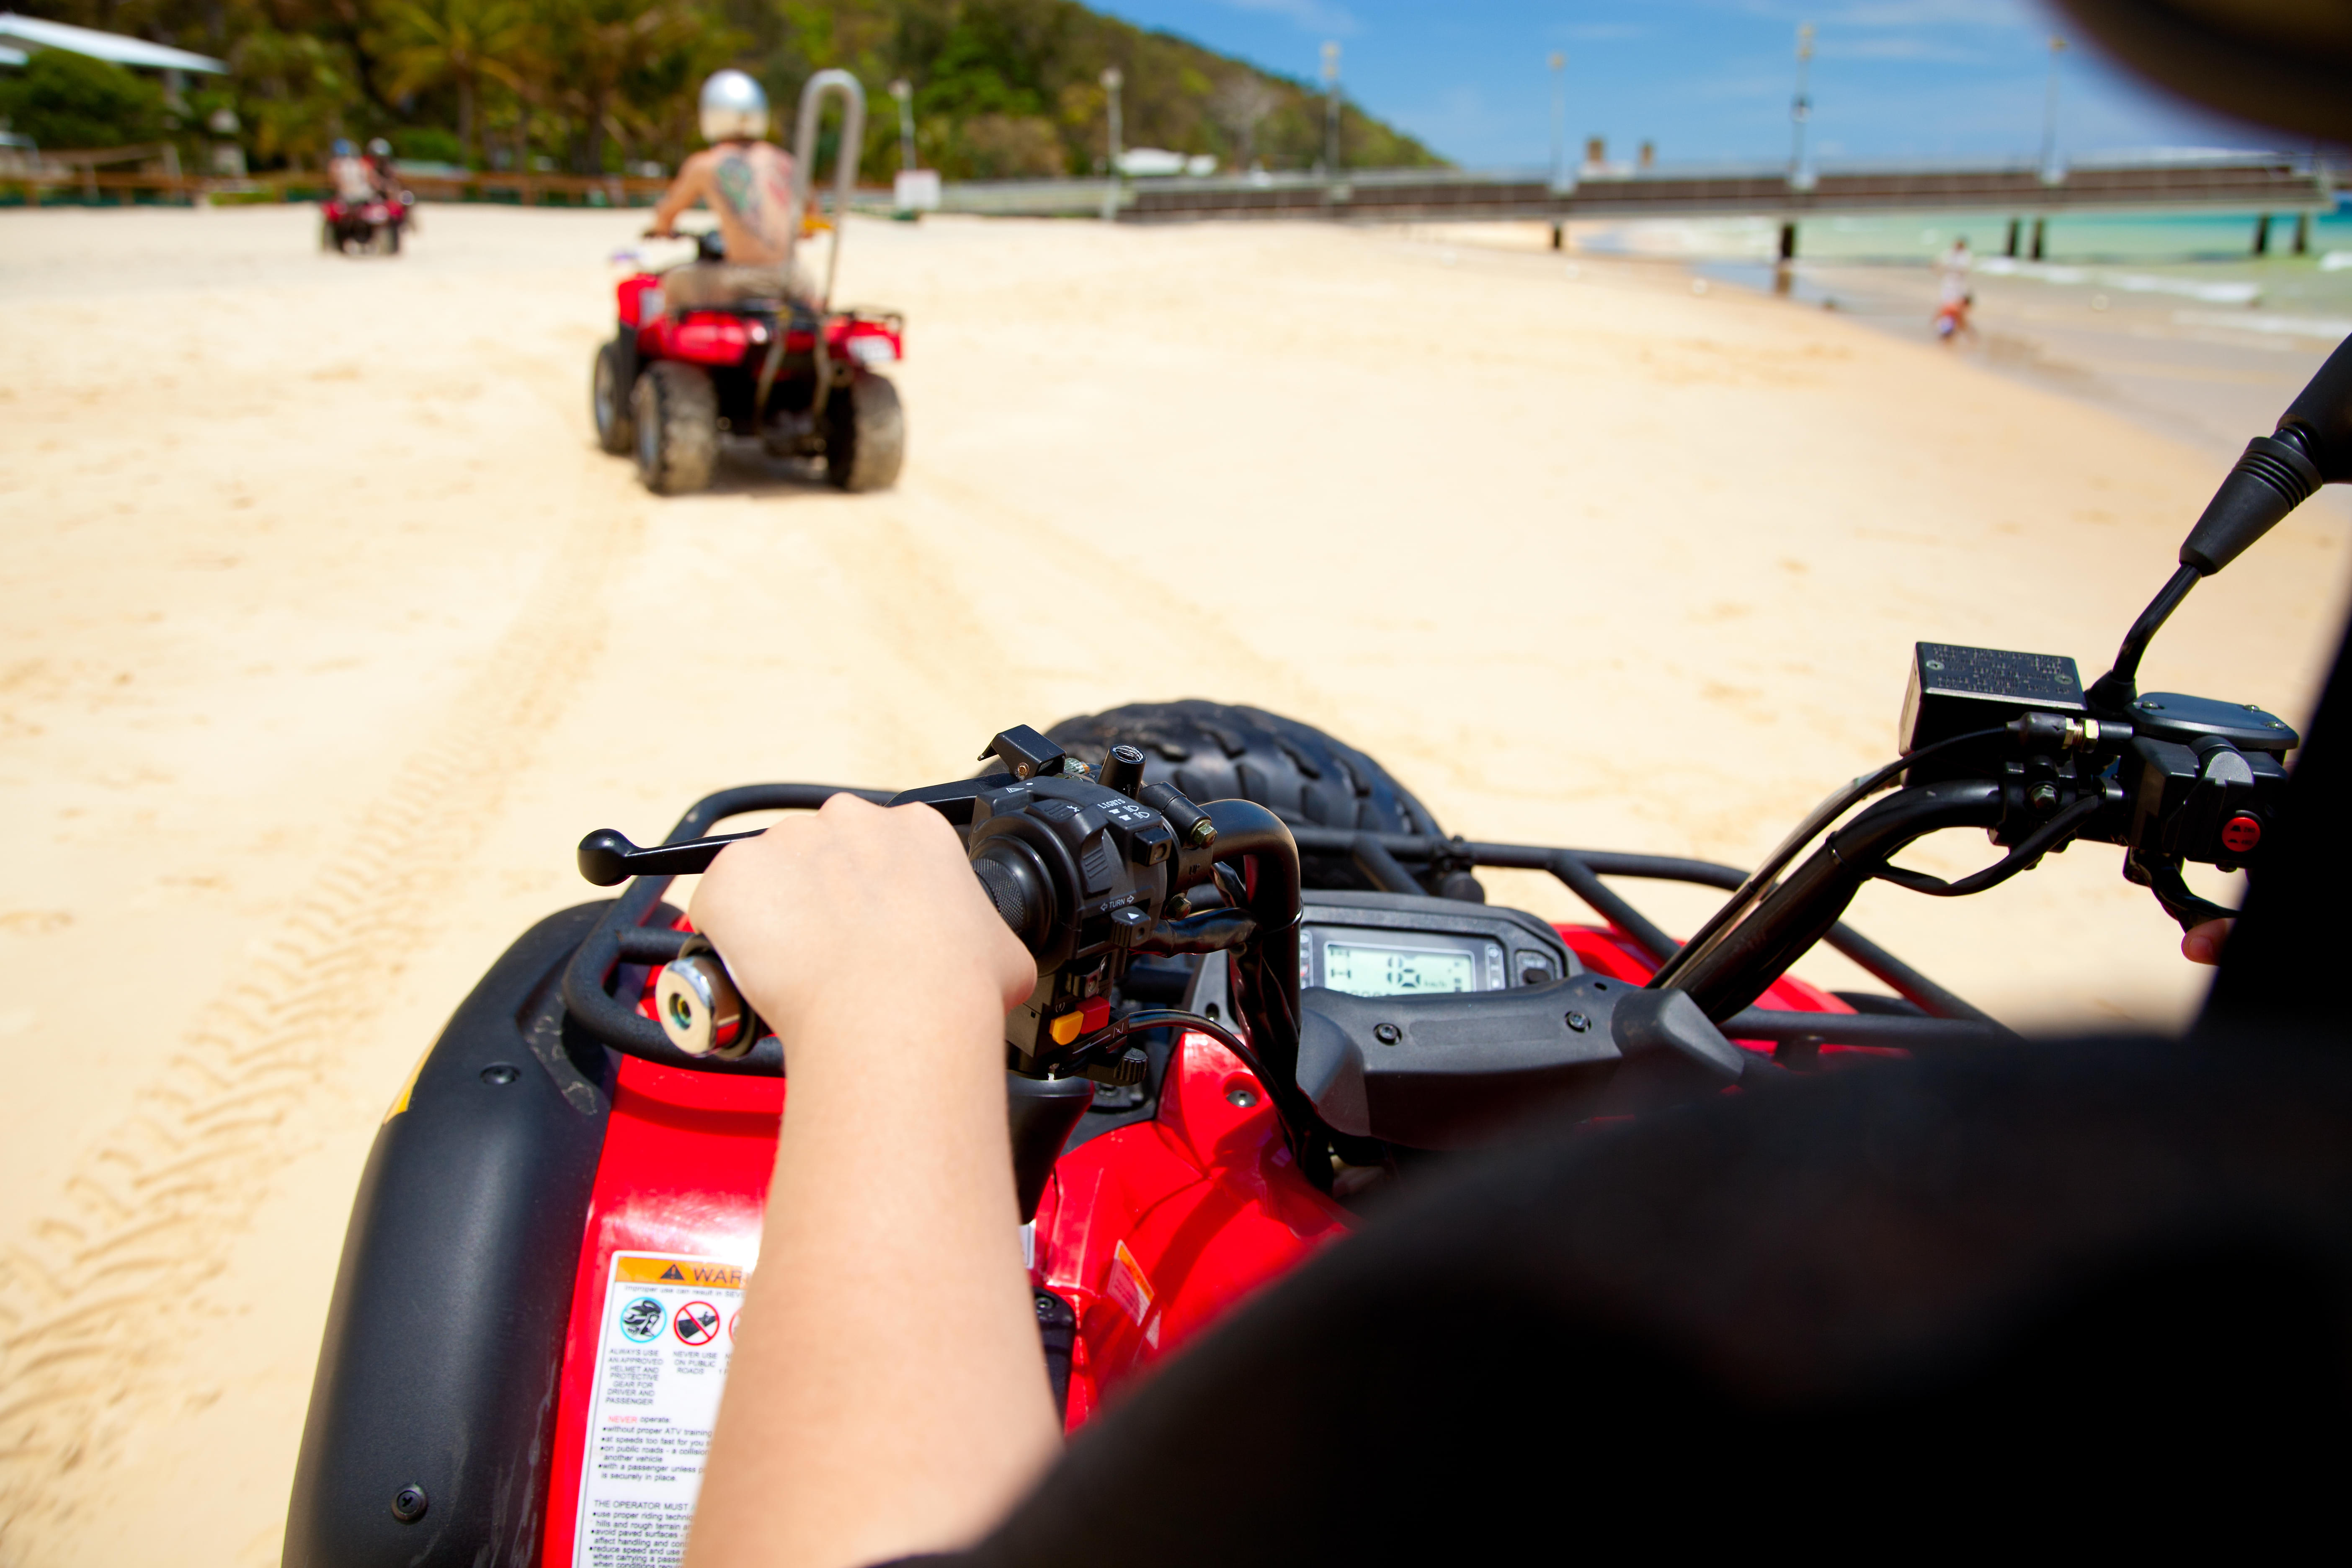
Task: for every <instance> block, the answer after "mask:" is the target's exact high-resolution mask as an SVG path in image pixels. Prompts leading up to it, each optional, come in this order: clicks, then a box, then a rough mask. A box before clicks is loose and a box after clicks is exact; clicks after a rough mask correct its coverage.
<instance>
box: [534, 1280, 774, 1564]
mask: <svg viewBox="0 0 2352 1568" xmlns="http://www.w3.org/2000/svg"><path fill="white" fill-rule="evenodd" d="M743 1279H744V1271H743V1269H742V1268H741V1267H740V1266H739V1265H736V1264H732V1263H722V1262H720V1261H719V1260H718V1259H717V1258H680V1257H667V1256H657V1255H653V1254H647V1253H640V1252H624V1253H619V1254H616V1255H615V1256H614V1258H613V1268H612V1273H611V1276H610V1277H609V1279H608V1280H607V1283H606V1285H605V1288H604V1326H603V1329H602V1331H600V1333H599V1334H598V1336H597V1345H596V1382H595V1390H594V1392H593V1394H591V1396H590V1398H589V1403H588V1441H587V1451H586V1453H585V1454H584V1455H583V1458H582V1463H581V1468H580V1526H579V1534H578V1538H577V1541H576V1542H575V1544H574V1545H573V1547H572V1563H573V1564H574V1568H674V1565H675V1564H676V1563H677V1562H678V1560H679V1559H680V1558H681V1557H682V1556H684V1555H685V1552H686V1526H687V1521H688V1520H689V1519H691V1518H692V1517H693V1515H694V1500H695V1496H696V1494H697V1493H698V1492H699V1491H700V1490H701V1489H702V1460H703V1456H704V1454H705V1453H706V1452H707V1451H708V1450H709V1447H710V1428H711V1426H712V1424H713V1422H715V1421H716V1420H717V1418H718V1415H719V1390H720V1389H721V1388H722V1387H723V1386H724V1385H725V1384H726V1381H727V1363H728V1359H729V1357H730V1353H731V1352H732V1350H733V1347H734V1335H733V1334H732V1333H731V1332H730V1333H726V1334H722V1333H721V1332H720V1329H721V1328H722V1326H726V1325H728V1324H729V1323H730V1319H731V1318H732V1317H733V1316H735V1315H736V1313H737V1311H738V1309H740V1306H741V1305H742V1300H743Z"/></svg>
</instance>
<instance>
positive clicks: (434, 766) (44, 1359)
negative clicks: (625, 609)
mask: <svg viewBox="0 0 2352 1568" xmlns="http://www.w3.org/2000/svg"><path fill="white" fill-rule="evenodd" d="M600 492H601V493H600ZM575 494H576V497H577V503H578V504H579V506H580V511H579V513H578V515H577V516H576V518H575V521H573V522H572V524H571V526H570V527H569V528H568V529H566V530H564V531H562V533H560V534H559V536H558V538H557V539H556V541H555V543H554V545H553V547H552V550H551V554H550V557H549V560H548V563H547V564H546V566H545V567H544V568H543V569H542V571H541V576H540V580H539V582H538V584H537V585H536V586H535V587H534V589H533V590H532V592H531V594H530V597H529V598H528V599H527V600H526V601H525V602H524V604H523V605H522V608H521V609H520V612H519V613H518V614H517V615H516V616H515V618H514V620H513V621H512V623H511V624H510V625H509V626H508V628H507V630H506V632H505V634H504V636H503V637H501V638H500V639H499V642H498V643H497V644H496V645H494V647H493V648H492V650H491V652H490V654H489V657H488V659H487V660H486V662H485V664H484V666H483V668H481V669H480V670H479V671H478V673H477V674H476V675H475V677H474V679H472V680H471V681H470V682H468V683H467V685H466V687H465V688H464V689H463V690H462V692H461V694H460V696H459V697H458V699H457V702H456V704H455V705H454V708H453V710H451V712H450V713H449V715H448V717H447V718H446V721H444V725H443V728H442V731H441V733H440V735H439V737H438V738H437V739H436V741H434V742H432V743H430V744H428V745H427V746H426V747H425V749H424V750H423V751H421V752H418V753H416V754H415V756H413V757H412V758H411V759H410V760H409V761H408V763H406V764H404V766H403V767H402V768H401V770H400V771H399V772H398V773H395V774H394V776H393V779H392V782H391V784H389V786H388V787H387V788H386V789H385V790H384V792H383V795H381V796H380V797H379V798H377V800H376V801H375V802H374V803H373V805H370V806H369V807H368V808H367V810H366V811H365V812H364V814H363V815H362V816H360V817H359V819H358V820H357V822H356V824H355V825H354V826H353V827H352V831H351V832H350V833H349V835H348V837H347V838H346V841H345V847H344V848H343V850H342V852H341V855H340V856H339V857H338V858H336V859H335V860H334V861H333V862H331V863H330V864H329V865H328V866H327V868H325V869H324V870H322V871H321V872H320V874H319V876H318V877H317V879H315V881H314V882H313V883H312V884H311V886H310V890H309V891H308V892H307V893H305V894H304V895H303V896H302V897H301V898H300V899H299V900H296V901H295V903H294V904H293V905H292V906H291V907H290V908H289V909H288V910H287V911H286V912H285V916H284V919H283V920H282V921H281V922H280V928H279V931H278V935H277V936H276V937H275V939H274V940H273V941H272V942H271V943H270V945H269V947H268V950H267V951H265V952H260V953H258V954H257V955H255V956H253V957H252V958H250V959H248V960H247V962H246V963H244V964H243V965H242V967H241V971H240V978H239V979H238V981H237V982H236V984H232V985H230V986H229V987H228V988H227V989H226V992H224V993H223V994H221V995H219V996H217V997H216V998H215V1000H214V1001H213V1002H212V1003H210V1004H209V1005H207V1006H206V1007H205V1009H204V1010H203V1011H202V1012H201V1013H199V1014H198V1015H197V1016H196V1019H195V1021H194V1023H193V1024H192V1025H191V1026H190V1027H189V1030H188V1033H187V1036H186V1037H185V1038H184V1040H183V1042H182V1043H181V1046H180V1047H179V1048H178V1050H176V1051H175V1052H174V1053H173V1056H172V1057H171V1058H169V1060H168V1062H167V1063H166V1065H165V1067H164V1068H163V1071H162V1073H161V1074H160V1075H159V1077H158V1078H157V1079H156V1080H155V1081H153V1082H152V1083H151V1084H150V1085H149V1086H148V1087H146V1088H145V1089H142V1090H141V1091H140V1092H139V1093H138V1094H137V1095H136V1096H135V1098H134V1100H133V1106H132V1110H131V1112H130V1114H129V1115H127V1116H126V1117H125V1118H124V1119H123V1120H122V1121H121V1122H120V1123H118V1124H117V1125H116V1126H114V1127H113V1128H111V1129H110V1131H108V1132H107V1133H106V1135H105V1136H103V1137H102V1138H101V1139H100V1141H99V1142H97V1143H96V1144H95V1145H94V1146H92V1147H91V1148H90V1150H89V1152H87V1153H86V1154H85V1155H84V1156H83V1158H82V1159H81V1160H80V1161H79V1163H78V1164H77V1166H76V1168H75V1169H74V1170H73V1172H72V1173H71V1174H70V1176H69V1177H68V1182H67V1184H66V1188H65V1193H64V1196H63V1199H62V1201H61V1202H60V1203H59V1204H58V1207H57V1208H56V1209H55V1210H53V1211H52V1212H51V1213H50V1214H48V1215H45V1216H43V1217H42V1218H41V1219H40V1220H38V1221H37V1222H36V1223H35V1224H33V1225H32V1226H27V1227H26V1232H25V1233H24V1234H26V1235H28V1236H29V1237H30V1238H31V1240H30V1243H29V1245H26V1246H21V1247H13V1248H11V1249H10V1250H9V1251H8V1253H7V1254H5V1256H0V1562H5V1563H29V1562H33V1561H44V1562H48V1561H54V1562H64V1561H68V1560H70V1559H72V1558H73V1557H74V1555H75V1552H74V1549H73V1547H72V1546H71V1544H70V1539H71V1538H70V1535H69V1534H68V1530H69V1527H70V1526H71V1525H72V1523H73V1521H75V1519H76V1518H77V1517H78V1516H79V1515H81V1514H82V1513H83V1510H86V1509H88V1508H89V1507H91V1506H92V1503H93V1501H94V1500H97V1499H99V1498H101V1497H102V1496H103V1495H104V1492H105V1488H104V1486H103V1484H102V1483H101V1482H100V1480H99V1479H98V1476H97V1475H96V1474H94V1473H93V1472H103V1471H104V1470H105V1469H106V1468H107V1467H108V1466H109V1464H110V1461H111V1460H112V1458H114V1457H115V1455H116V1454H117V1453H118V1452H119V1451H120V1449H121V1446H122V1443H123V1441H124V1439H125V1438H126V1437H127V1436H130V1435H131V1433H132V1432H133V1431H134V1430H135V1429H136V1428H137V1427H139V1426H141V1425H142V1423H150V1422H162V1421H168V1420H170V1419H172V1417H173V1415H174V1414H175V1409H174V1397H173V1372H174V1369H175V1367H176V1365H177V1364H178V1363H179V1362H180V1360H181V1357H182V1355H183V1354H184V1350H183V1347H184V1345H185V1343H186V1336H185V1333H184V1330H182V1329H181V1328H180V1327H178V1326H177V1320H178V1319H179V1317H180V1315H181V1313H182V1312H183V1311H184V1309H185V1307H186V1305H187V1304H188V1303H189V1302H190V1301H191V1300H193V1299H194V1298H195V1296H196V1293H197V1292H198V1291H200V1290H201V1289H202V1288H203V1287H204V1286H205V1283H206V1282H207V1281H208V1280H210V1279H212V1278H213V1277H214V1276H215V1275H216V1274H218V1273H219V1272H220V1271H221V1270H222V1268H224V1266H225V1259H226V1256H227V1254H228V1253H229V1251H230V1247H231V1244H232V1243H233V1241H234V1239H235V1237H236V1236H237V1235H238V1233H240V1232H241V1231H243V1230H244V1229H245V1228H246V1226H247V1225H248V1224H249V1223H250V1221H251V1219H252V1216H253V1215H254V1213H255V1211H256V1210H257V1208H258V1207H259V1206H260V1205H261V1203H262V1202H263V1200H264V1198H265V1197H266V1196H267V1195H268V1193H269V1190H270V1185H271V1180H272V1177H273V1174H274V1173H276V1172H277V1171H278V1170H279V1169H281V1168H283V1167H285V1166H287V1165H289V1164H290V1163H292V1162H293V1161H294V1160H295V1159H296V1158H297V1157H299V1155H300V1154H301V1153H302V1152H305V1151H307V1150H308V1149H309V1148H310V1147H312V1146H313V1144H314V1142H315V1137H316V1135H315V1133H313V1132H311V1131H309V1130H308V1128H307V1127H306V1122H305V1118H304V1116H303V1112H304V1110H305V1109H306V1108H307V1107H308V1106H310V1104H311V1103H312V1102H313V1101H314V1100H317V1099H318V1098H319V1097H320V1096H321V1095H322V1094H326V1093H331V1092H332V1088H331V1086H332V1084H333V1080H334V1077H335V1073H336V1070H337V1067H338V1059H339V1052H338V1050H337V1046H338V1043H339V1041H340V1040H341V1039H343V1038H345V1037H349V1035H350V1034H351V1032H352V1026H354V1025H355V1024H357V1023H360V1022H362V1021H363V1020H365V1019H366V1018H368V1017H370V1016H373V1015H374V1014H375V1013H377V1012H378V1011H380V1009H381V1008H382V1005H383V999H384V998H385V997H386V996H387V995H388V994H391V993H392V990H393V987H394V984H395V980H396V976H397V974H398V972H399V970H400V969H401V967H402V965H403V963H404V960H405V958H406V956H407V955H408V953H409V952H411V951H412V950H413V949H414V948H415V947H416V946H418V945H421V944H422V943H423V942H425V940H427V939H428V938H429V935H430V932H431V931H432V929H433V927H434V925H435V923H436V922H435V921H434V911H435V910H436V909H437V908H439V907H440V906H441V903H442V900H445V899H446V897H447V896H449V895H450V893H451V892H452V891H453V890H454V889H456V888H457V885H458V884H459V883H460V881H461V879H462V878H463V876H464V874H465V872H466V869H467V865H468V863H469V861H470V859H471V857H472V855H473V852H474V849H475V847H476V846H477V844H478V842H479V841H480V839H481V837H482V836H483V834H484V832H485V831H486V830H487V828H488V825H489V824H490V822H491V821H492V820H493V819H494V818H495V816H496V815H497V813H498V810H499V805H500V804H501V802H502V800H503V797H504V795H505V794H506V790H507V786H508V783H509V780H511V779H512V778H513V777H515V775H516V774H517V773H520V771H521V767H520V764H521V760H522V758H523V757H524V756H525V755H526V754H527V752H528V749H529V748H530V746H531V744H532V743H533V742H536V741H537V740H538V739H539V738H540V737H541V735H542V734H543V733H544V732H545V731H547V730H548V729H549V728H550V727H551V725H552V724H553V723H554V721H556V720H557V719H558V718H559V717H560V716H561V714H562V712H563V710H564V709H565V707H566V705H567V704H568V702H569V700H570V699H571V698H572V694H573V692H574V691H575V689H577V688H578V686H579V685H580V683H581V682H582V680H583V679H584V678H585V675H586V671H587V668H588V666H589V664H590V662H591V660H592V659H593V657H594V656H595V654H596V652H597V650H598V648H599V647H600V646H601V644H602V643H603V641H604V628H605V622H606V616H607V615H608V613H609V612H608V609H607V607H606V605H607V600H606V593H605V589H606V585H607V584H608V583H609V582H610V581H611V579H612V577H613V575H614V571H615V569H616V567H617V566H618V565H619V564H620V563H622V562H623V561H624V560H625V558H626V557H627V555H628V553H629V552H630V550H631V547H632V546H633V544H634V543H635V539H636V536H637V534H638V533H639V531H641V527H642V511H641V510H640V508H639V507H638V506H637V505H635V504H633V503H634V502H635V500H636V498H635V494H634V490H633V489H629V490H625V489H623V488H622V486H621V484H620V483H619V482H618V481H617V480H616V481H615V482H614V483H613V484H612V485H610V486H609V487H608V486H605V485H604V484H603V483H602V482H601V481H592V482H590V483H587V484H583V485H582V486H581V487H579V489H578V491H577V492H575Z"/></svg>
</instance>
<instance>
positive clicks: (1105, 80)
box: [1102, 66, 1126, 223]
mask: <svg viewBox="0 0 2352 1568" xmlns="http://www.w3.org/2000/svg"><path fill="white" fill-rule="evenodd" d="M1124 81H1126V78H1125V77H1123V76H1121V75H1120V74H1119V70H1118V67H1117V66H1105V67H1104V68H1103V73H1102V84H1103V91H1105V92H1107V93H1108V94H1109V95H1110V164H1109V167H1108V169H1107V170H1106V171H1105V174H1106V175H1107V176H1108V177H1107V178H1106V179H1105V180H1104V182H1103V211H1102V215H1103V222H1105V223H1109V222H1111V221H1112V220H1114V219H1115V218H1117V217H1118V141H1119V124H1118V89H1119V86H1120V84H1121V83H1122V82H1124Z"/></svg>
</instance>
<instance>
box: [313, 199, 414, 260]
mask: <svg viewBox="0 0 2352 1568" xmlns="http://www.w3.org/2000/svg"><path fill="white" fill-rule="evenodd" d="M415 202H416V198H415V196H413V195H410V194H409V193H408V192H406V191H403V192H401V193H400V195H397V196H383V197H375V198H371V199H369V200H367V201H363V202H347V201H344V200H343V199H341V197H339V196H331V197H329V198H328V199H327V200H326V201H325V202H323V203H321V204H320V207H319V248H320V249H321V250H325V251H332V252H335V253H337V254H340V255H343V256H377V255H382V256H397V255H399V254H400V237H401V232H402V231H403V230H404V229H405V228H406V227H407V226H408V209H409V208H410V207H411V206H413V205H415Z"/></svg>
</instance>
